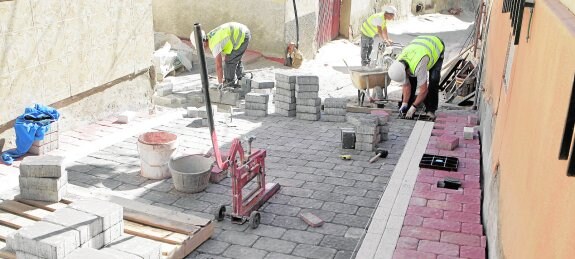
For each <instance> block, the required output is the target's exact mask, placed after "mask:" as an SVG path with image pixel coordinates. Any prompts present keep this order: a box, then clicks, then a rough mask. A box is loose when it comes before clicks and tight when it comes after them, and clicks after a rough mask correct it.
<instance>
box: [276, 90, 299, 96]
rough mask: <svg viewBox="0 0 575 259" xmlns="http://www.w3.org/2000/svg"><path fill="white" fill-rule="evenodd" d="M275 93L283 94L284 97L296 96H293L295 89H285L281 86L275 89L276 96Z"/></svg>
mask: <svg viewBox="0 0 575 259" xmlns="http://www.w3.org/2000/svg"><path fill="white" fill-rule="evenodd" d="M277 95H283V96H286V97H296V96H295V90H286V89H281V88H277V89H276V96H277Z"/></svg>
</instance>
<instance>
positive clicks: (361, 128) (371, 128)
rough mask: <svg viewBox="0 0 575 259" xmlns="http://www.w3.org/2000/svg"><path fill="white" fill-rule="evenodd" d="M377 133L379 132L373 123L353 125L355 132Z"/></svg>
mask: <svg viewBox="0 0 575 259" xmlns="http://www.w3.org/2000/svg"><path fill="white" fill-rule="evenodd" d="M377 133H379V130H378V129H377V127H376V126H373V125H360V126H356V127H355V134H370V135H375V134H377Z"/></svg>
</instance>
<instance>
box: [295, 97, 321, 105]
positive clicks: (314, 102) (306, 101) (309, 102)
mask: <svg viewBox="0 0 575 259" xmlns="http://www.w3.org/2000/svg"><path fill="white" fill-rule="evenodd" d="M295 102H296V103H297V104H298V105H307V106H321V98H313V99H296V101H295Z"/></svg>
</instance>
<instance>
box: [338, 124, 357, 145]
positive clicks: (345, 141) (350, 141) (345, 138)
mask: <svg viewBox="0 0 575 259" xmlns="http://www.w3.org/2000/svg"><path fill="white" fill-rule="evenodd" d="M341 148H343V149H355V130H354V129H353V128H343V129H341Z"/></svg>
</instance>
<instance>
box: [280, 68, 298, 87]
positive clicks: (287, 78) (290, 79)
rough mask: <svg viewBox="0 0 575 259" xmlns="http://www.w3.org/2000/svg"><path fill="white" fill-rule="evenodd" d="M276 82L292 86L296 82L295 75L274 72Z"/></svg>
mask: <svg viewBox="0 0 575 259" xmlns="http://www.w3.org/2000/svg"><path fill="white" fill-rule="evenodd" d="M275 76H276V81H277V82H278V83H279V82H285V83H290V84H293V83H295V82H296V80H297V74H296V73H294V72H291V71H281V72H276V74H275Z"/></svg>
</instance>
